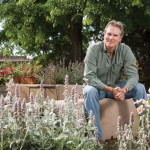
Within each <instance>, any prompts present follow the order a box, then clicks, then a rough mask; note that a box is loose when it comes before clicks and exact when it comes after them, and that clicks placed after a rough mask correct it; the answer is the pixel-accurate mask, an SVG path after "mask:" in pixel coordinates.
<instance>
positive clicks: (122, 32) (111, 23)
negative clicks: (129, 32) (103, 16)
mask: <svg viewBox="0 0 150 150" xmlns="http://www.w3.org/2000/svg"><path fill="white" fill-rule="evenodd" d="M110 25H111V26H114V27H117V28H119V29H120V31H121V37H123V35H124V28H123V23H122V22H121V21H116V20H111V21H109V22H108V24H107V25H106V27H105V29H104V34H105V33H106V29H107V28H108V27H109V26H110Z"/></svg>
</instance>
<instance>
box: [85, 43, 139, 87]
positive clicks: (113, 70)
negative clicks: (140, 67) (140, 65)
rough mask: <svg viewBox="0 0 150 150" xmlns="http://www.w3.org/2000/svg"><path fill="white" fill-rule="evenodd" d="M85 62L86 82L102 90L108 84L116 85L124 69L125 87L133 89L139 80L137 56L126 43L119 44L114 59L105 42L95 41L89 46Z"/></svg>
mask: <svg viewBox="0 0 150 150" xmlns="http://www.w3.org/2000/svg"><path fill="white" fill-rule="evenodd" d="M84 63H85V68H84V80H85V82H87V84H88V85H91V86H94V87H96V88H97V89H100V90H102V89H103V88H104V87H105V86H106V85H108V86H112V87H116V86H117V83H118V81H119V80H120V76H121V72H122V69H123V72H124V76H125V77H126V80H127V82H126V85H125V87H126V88H128V90H132V88H133V87H134V86H135V85H136V84H137V82H138V80H139V75H138V71H137V66H136V58H135V56H134V54H133V53H132V51H131V49H130V48H129V47H128V46H127V45H125V44H124V43H120V44H119V45H118V46H117V48H116V49H115V53H114V55H113V57H112V59H110V56H109V53H108V51H107V50H106V48H105V46H104V43H103V42H98V43H95V44H93V45H91V46H89V48H88V50H87V54H86V57H85V59H84Z"/></svg>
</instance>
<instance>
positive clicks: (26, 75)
mask: <svg viewBox="0 0 150 150" xmlns="http://www.w3.org/2000/svg"><path fill="white" fill-rule="evenodd" d="M41 71H42V66H41V65H37V64H34V63H27V64H26V65H24V66H23V67H22V70H21V75H22V76H21V84H36V83H38V79H37V78H36V76H35V75H36V74H38V73H39V72H41Z"/></svg>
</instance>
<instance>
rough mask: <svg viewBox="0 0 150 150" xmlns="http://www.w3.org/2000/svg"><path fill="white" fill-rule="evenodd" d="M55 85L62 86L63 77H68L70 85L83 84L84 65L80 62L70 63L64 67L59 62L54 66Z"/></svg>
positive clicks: (63, 64) (62, 63)
mask: <svg viewBox="0 0 150 150" xmlns="http://www.w3.org/2000/svg"><path fill="white" fill-rule="evenodd" d="M55 69H56V83H57V84H64V77H65V75H68V76H69V83H70V84H76V83H78V84H83V71H84V64H83V63H82V62H75V63H72V62H70V63H69V65H68V66H65V63H64V61H63V62H62V61H60V62H59V63H58V64H56V68H55Z"/></svg>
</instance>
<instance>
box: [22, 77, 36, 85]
mask: <svg viewBox="0 0 150 150" xmlns="http://www.w3.org/2000/svg"><path fill="white" fill-rule="evenodd" d="M36 83H38V80H37V79H36V78H35V77H33V76H30V77H21V84H36Z"/></svg>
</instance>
